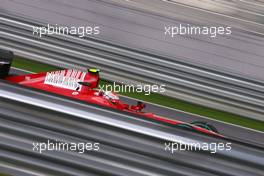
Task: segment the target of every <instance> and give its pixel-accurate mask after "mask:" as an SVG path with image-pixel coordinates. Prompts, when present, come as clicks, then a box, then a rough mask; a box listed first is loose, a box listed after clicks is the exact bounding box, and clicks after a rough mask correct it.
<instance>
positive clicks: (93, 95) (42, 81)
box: [0, 50, 223, 137]
mask: <svg viewBox="0 0 264 176" xmlns="http://www.w3.org/2000/svg"><path fill="white" fill-rule="evenodd" d="M12 59H13V53H12V52H11V51H6V50H0V78H1V79H4V80H7V81H10V82H12V83H16V84H20V85H23V86H26V87H31V88H35V89H41V90H44V91H48V92H52V93H55V94H59V95H63V96H67V97H71V98H74V99H78V100H81V101H85V102H89V103H94V104H97V105H101V106H107V107H110V108H114V109H118V110H120V111H126V112H130V113H134V114H138V115H140V116H141V117H144V118H149V119H153V120H156V121H160V122H163V123H167V124H170V125H172V126H178V127H181V128H184V129H188V130H192V131H196V132H200V133H204V134H208V135H213V136H218V137H223V136H222V135H221V134H219V133H218V132H217V130H216V128H215V127H214V126H212V125H210V124H207V123H206V122H194V123H191V124H189V123H185V122H182V121H178V120H172V119H168V118H165V117H162V116H158V115H156V114H153V113H149V112H144V111H143V109H144V108H145V107H146V105H145V104H144V103H142V102H138V103H137V105H128V104H126V103H124V102H122V101H121V100H120V99H119V96H118V94H116V93H114V92H109V91H103V90H100V89H98V84H99V81H100V78H99V71H100V70H99V69H95V68H91V69H88V70H87V71H81V70H75V69H65V70H58V71H52V72H43V73H36V74H27V75H15V76H14V75H9V70H10V66H11V63H12Z"/></svg>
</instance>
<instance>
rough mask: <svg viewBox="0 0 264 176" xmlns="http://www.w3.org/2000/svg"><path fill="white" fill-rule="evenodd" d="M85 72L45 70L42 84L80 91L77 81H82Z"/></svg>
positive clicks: (80, 87) (80, 86)
mask: <svg viewBox="0 0 264 176" xmlns="http://www.w3.org/2000/svg"><path fill="white" fill-rule="evenodd" d="M85 75H86V72H82V71H79V70H74V69H70V70H60V71H54V72H47V74H46V77H45V81H44V84H48V85H53V86H57V87H61V88H65V89H70V90H76V89H77V88H78V87H79V90H78V91H81V89H82V85H80V84H78V82H83V80H84V78H85Z"/></svg>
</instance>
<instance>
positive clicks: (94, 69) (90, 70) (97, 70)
mask: <svg viewBox="0 0 264 176" xmlns="http://www.w3.org/2000/svg"><path fill="white" fill-rule="evenodd" d="M88 71H89V72H92V73H97V72H99V71H100V69H97V68H90V69H88Z"/></svg>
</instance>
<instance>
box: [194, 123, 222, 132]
mask: <svg viewBox="0 0 264 176" xmlns="http://www.w3.org/2000/svg"><path fill="white" fill-rule="evenodd" d="M191 124H192V125H195V126H198V127H201V128H203V129H206V130H209V131H213V132H215V133H219V132H218V131H217V129H216V128H215V127H214V126H213V125H211V124H208V123H207V122H203V121H195V122H192V123H191Z"/></svg>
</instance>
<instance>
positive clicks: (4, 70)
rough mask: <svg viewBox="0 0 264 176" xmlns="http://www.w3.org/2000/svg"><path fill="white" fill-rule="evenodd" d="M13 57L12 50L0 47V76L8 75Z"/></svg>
mask: <svg viewBox="0 0 264 176" xmlns="http://www.w3.org/2000/svg"><path fill="white" fill-rule="evenodd" d="M13 57H14V54H13V52H12V51H8V50H3V49H0V78H5V77H6V76H8V73H9V70H10V67H11V64H12V61H13Z"/></svg>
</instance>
